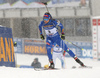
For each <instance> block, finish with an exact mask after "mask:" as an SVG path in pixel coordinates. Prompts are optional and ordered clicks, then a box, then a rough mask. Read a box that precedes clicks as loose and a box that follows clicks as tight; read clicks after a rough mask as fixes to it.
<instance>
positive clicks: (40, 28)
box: [39, 22, 42, 35]
mask: <svg viewBox="0 0 100 78" xmlns="http://www.w3.org/2000/svg"><path fill="white" fill-rule="evenodd" d="M39 31H40V35H41V34H42V22H41V23H40V25H39Z"/></svg>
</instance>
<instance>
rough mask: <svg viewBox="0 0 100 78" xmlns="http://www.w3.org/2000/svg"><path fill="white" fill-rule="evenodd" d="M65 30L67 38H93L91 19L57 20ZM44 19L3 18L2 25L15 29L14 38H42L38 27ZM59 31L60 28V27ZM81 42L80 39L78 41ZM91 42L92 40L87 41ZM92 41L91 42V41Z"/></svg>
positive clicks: (0, 22)
mask: <svg viewBox="0 0 100 78" xmlns="http://www.w3.org/2000/svg"><path fill="white" fill-rule="evenodd" d="M57 19H58V20H60V21H61V23H62V24H63V26H64V29H65V36H66V37H77V38H80V39H81V38H82V37H92V35H91V25H90V18H89V17H85V18H78V17H74V18H57ZM41 20H42V18H41V19H40V18H1V19H0V25H3V26H7V27H13V36H14V37H18V38H40V34H39V30H38V25H39V23H40V21H41ZM58 29H59V27H58ZM78 40H79V39H78ZM85 40H86V41H89V40H90V39H88V38H87V39H85ZM90 41H91V40H90Z"/></svg>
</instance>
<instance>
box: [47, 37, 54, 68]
mask: <svg viewBox="0 0 100 78" xmlns="http://www.w3.org/2000/svg"><path fill="white" fill-rule="evenodd" d="M51 48H52V41H51V40H50V39H49V38H47V39H46V49H47V56H48V58H49V62H50V66H49V67H50V68H54V63H53V58H52V53H51Z"/></svg>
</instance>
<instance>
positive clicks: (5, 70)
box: [0, 54, 100, 78]
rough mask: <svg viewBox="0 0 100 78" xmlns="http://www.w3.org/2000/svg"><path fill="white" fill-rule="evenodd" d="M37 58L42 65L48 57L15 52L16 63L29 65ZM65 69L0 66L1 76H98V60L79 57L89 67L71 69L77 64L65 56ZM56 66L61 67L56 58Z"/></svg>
mask: <svg viewBox="0 0 100 78" xmlns="http://www.w3.org/2000/svg"><path fill="white" fill-rule="evenodd" d="M36 57H37V58H39V61H40V62H41V64H42V66H44V65H46V64H48V57H47V56H46V55H29V54H15V58H16V64H17V65H31V63H32V61H33V59H34V58H36ZM65 60H66V69H60V70H44V71H35V70H34V69H32V68H12V67H4V66H2V67H0V77H1V78H100V74H99V72H100V61H97V60H93V59H82V58H81V59H80V60H81V61H83V62H84V63H85V64H86V65H88V66H93V68H92V69H89V68H83V69H81V68H76V69H71V67H72V66H77V67H78V66H79V64H77V63H76V62H75V61H74V59H73V58H68V57H67V58H65ZM56 61H57V62H56V68H61V64H60V61H59V60H58V59H57V60H56Z"/></svg>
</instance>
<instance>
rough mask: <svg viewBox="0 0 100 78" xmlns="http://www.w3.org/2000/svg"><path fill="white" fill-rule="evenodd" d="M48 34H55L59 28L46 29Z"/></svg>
mask: <svg viewBox="0 0 100 78" xmlns="http://www.w3.org/2000/svg"><path fill="white" fill-rule="evenodd" d="M45 32H46V35H54V34H55V33H57V29H56V28H53V29H51V30H45Z"/></svg>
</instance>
